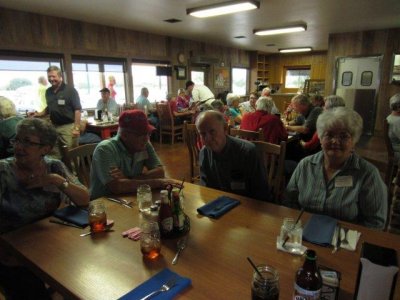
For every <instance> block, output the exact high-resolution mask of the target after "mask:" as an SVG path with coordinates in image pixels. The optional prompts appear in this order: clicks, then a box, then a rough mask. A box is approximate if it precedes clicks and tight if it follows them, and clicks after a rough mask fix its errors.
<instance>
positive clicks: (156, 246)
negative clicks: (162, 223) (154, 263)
mask: <svg viewBox="0 0 400 300" xmlns="http://www.w3.org/2000/svg"><path fill="white" fill-rule="evenodd" d="M141 229H142V233H141V235H140V251H142V253H143V256H144V257H145V258H148V259H156V258H157V257H158V256H159V255H160V252H161V239H160V229H159V227H158V223H157V222H144V223H142V225H141Z"/></svg>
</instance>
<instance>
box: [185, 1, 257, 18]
mask: <svg viewBox="0 0 400 300" xmlns="http://www.w3.org/2000/svg"><path fill="white" fill-rule="evenodd" d="M256 8H260V2H258V1H252V0H247V1H228V2H222V3H218V4H213V5H207V6H201V7H195V8H188V9H187V10H186V13H187V14H188V15H191V16H193V17H197V18H207V17H214V16H220V15H226V14H232V13H236V12H241V11H246V10H251V9H256Z"/></svg>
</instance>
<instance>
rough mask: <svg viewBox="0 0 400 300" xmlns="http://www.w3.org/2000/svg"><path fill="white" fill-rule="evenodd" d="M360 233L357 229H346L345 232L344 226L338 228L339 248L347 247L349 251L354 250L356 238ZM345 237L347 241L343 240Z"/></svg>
mask: <svg viewBox="0 0 400 300" xmlns="http://www.w3.org/2000/svg"><path fill="white" fill-rule="evenodd" d="M360 236H361V233H360V232H358V231H357V230H350V229H349V230H348V231H347V234H346V232H345V230H344V228H341V229H340V239H341V243H340V248H343V249H347V250H350V251H355V250H356V248H357V243H358V240H359V239H360ZM345 237H346V240H347V243H346V242H343V241H344V239H345Z"/></svg>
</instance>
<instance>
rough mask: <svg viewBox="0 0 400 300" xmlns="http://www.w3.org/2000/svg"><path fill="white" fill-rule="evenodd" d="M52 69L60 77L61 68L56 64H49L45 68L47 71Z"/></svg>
mask: <svg viewBox="0 0 400 300" xmlns="http://www.w3.org/2000/svg"><path fill="white" fill-rule="evenodd" d="M52 71H56V72H57V75H58V76H60V77H62V73H61V69H60V68H59V67H57V66H50V67H48V68H47V73H49V72H52Z"/></svg>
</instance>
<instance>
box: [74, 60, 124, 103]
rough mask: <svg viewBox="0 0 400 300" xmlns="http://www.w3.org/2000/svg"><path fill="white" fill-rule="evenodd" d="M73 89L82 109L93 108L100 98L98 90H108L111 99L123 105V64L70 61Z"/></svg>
mask: <svg viewBox="0 0 400 300" xmlns="http://www.w3.org/2000/svg"><path fill="white" fill-rule="evenodd" d="M72 74H73V76H74V87H75V89H76V90H77V91H78V93H79V97H80V99H81V105H82V108H94V107H96V105H97V101H98V100H99V99H100V98H101V95H100V92H99V91H100V90H101V89H102V88H103V87H107V88H109V89H110V90H112V91H111V97H113V98H114V99H115V101H116V102H117V103H118V104H121V105H122V104H124V103H125V99H126V97H125V79H124V65H123V62H106V61H90V60H87V59H80V58H76V59H73V60H72Z"/></svg>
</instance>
